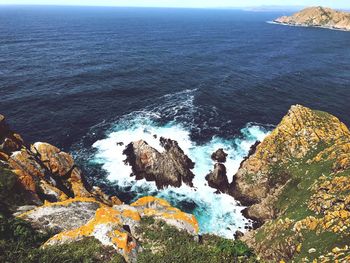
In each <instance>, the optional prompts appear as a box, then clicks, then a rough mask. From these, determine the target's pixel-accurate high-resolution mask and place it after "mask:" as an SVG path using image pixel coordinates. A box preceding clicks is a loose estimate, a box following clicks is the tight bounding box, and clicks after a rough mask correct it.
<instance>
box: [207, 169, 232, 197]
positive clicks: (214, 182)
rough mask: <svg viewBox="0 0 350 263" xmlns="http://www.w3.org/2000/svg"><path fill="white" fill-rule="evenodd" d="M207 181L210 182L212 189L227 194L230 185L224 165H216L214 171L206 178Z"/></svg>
mask: <svg viewBox="0 0 350 263" xmlns="http://www.w3.org/2000/svg"><path fill="white" fill-rule="evenodd" d="M205 180H207V181H208V185H209V186H210V187H212V188H215V189H217V190H219V191H220V192H222V193H225V192H227V189H228V187H229V183H228V179H227V174H226V167H225V165H224V164H222V163H216V164H215V165H214V170H213V171H212V172H210V173H209V174H208V175H207V176H206V177H205Z"/></svg>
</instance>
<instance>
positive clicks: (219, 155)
mask: <svg viewBox="0 0 350 263" xmlns="http://www.w3.org/2000/svg"><path fill="white" fill-rule="evenodd" d="M226 157H227V153H225V152H224V150H223V149H222V148H220V149H218V150H217V151H216V152H213V153H212V155H211V159H212V160H213V161H216V162H219V163H224V162H226Z"/></svg>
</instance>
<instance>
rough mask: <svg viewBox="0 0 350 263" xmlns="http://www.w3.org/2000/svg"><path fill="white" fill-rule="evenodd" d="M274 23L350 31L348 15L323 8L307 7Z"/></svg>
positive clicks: (349, 16) (349, 15) (349, 14)
mask: <svg viewBox="0 0 350 263" xmlns="http://www.w3.org/2000/svg"><path fill="white" fill-rule="evenodd" d="M274 22H276V23H281V24H287V25H295V26H309V27H324V28H330V29H340V30H347V31H349V30H350V13H349V12H342V11H337V10H333V9H331V8H325V7H321V6H318V7H309V8H306V9H303V10H301V11H300V12H298V13H295V14H293V15H292V16H282V17H279V18H277V19H276V20H274Z"/></svg>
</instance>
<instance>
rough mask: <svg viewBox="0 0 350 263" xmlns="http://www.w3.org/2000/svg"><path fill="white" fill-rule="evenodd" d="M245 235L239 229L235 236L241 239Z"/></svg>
mask: <svg viewBox="0 0 350 263" xmlns="http://www.w3.org/2000/svg"><path fill="white" fill-rule="evenodd" d="M243 236H244V233H243V232H241V231H239V230H237V231H236V233H235V234H234V237H235V239H236V240H238V239H240V238H241V237H243Z"/></svg>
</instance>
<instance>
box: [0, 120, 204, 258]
mask: <svg viewBox="0 0 350 263" xmlns="http://www.w3.org/2000/svg"><path fill="white" fill-rule="evenodd" d="M8 138H10V139H11V140H14V139H13V138H15V139H16V138H17V136H16V135H15V133H13V132H11V131H10V129H8V127H7V125H6V124H5V123H4V117H3V116H2V115H0V143H1V145H0V159H1V160H2V163H1V164H2V165H3V166H5V167H6V169H8V168H9V169H12V172H13V173H15V174H16V175H17V176H18V179H19V182H20V184H21V185H20V186H21V189H22V188H23V191H24V193H26V194H30V196H31V198H32V199H33V203H34V204H36V205H41V204H42V203H43V202H44V205H41V206H22V207H19V208H18V209H17V211H16V212H15V213H14V215H15V216H18V217H20V218H22V219H23V220H26V221H28V222H30V223H31V224H32V225H33V227H35V228H36V229H38V230H39V231H50V232H51V231H54V232H58V234H56V235H55V236H53V237H52V238H51V239H49V240H48V241H47V242H46V243H45V244H44V246H50V245H56V244H63V243H67V242H73V241H77V240H80V239H81V238H83V237H90V236H91V237H95V238H96V239H98V240H99V241H100V242H101V243H102V244H103V245H106V246H112V247H114V248H115V249H116V252H118V253H120V254H122V255H123V256H124V258H125V259H126V260H127V261H128V262H136V260H137V253H138V251H139V249H140V245H139V244H138V243H137V241H136V238H135V236H134V235H135V234H136V231H135V228H136V226H138V225H139V222H140V220H141V217H143V216H147V217H154V218H155V219H157V220H163V221H165V222H166V223H168V224H171V225H173V226H175V227H177V228H179V229H181V230H186V231H188V232H189V233H191V234H193V235H197V234H198V222H197V220H196V218H195V217H194V216H193V215H189V214H186V213H184V212H182V211H180V210H179V209H177V208H174V207H171V206H170V204H169V203H167V202H166V201H164V200H162V199H159V198H155V197H144V198H141V199H139V200H137V201H136V202H135V203H133V204H132V205H125V204H123V203H122V202H121V201H120V200H119V199H118V198H117V197H116V196H112V197H110V196H109V195H107V194H105V193H104V192H103V191H102V189H100V188H99V187H90V186H89V185H88V184H87V183H86V181H85V178H84V176H83V174H82V172H81V171H80V169H79V168H78V167H76V165H75V163H74V160H73V158H72V156H71V155H69V154H68V153H65V152H63V151H61V150H60V149H58V148H57V147H55V146H53V145H50V144H48V143H35V144H34V145H32V146H31V147H30V148H28V147H26V146H25V145H24V144H23V142H22V141H20V140H18V141H15V142H18V145H17V144H9V143H6V139H8ZM18 138H20V137H18ZM160 142H161V145H162V146H163V147H164V149H165V152H164V153H159V152H157V151H155V150H154V149H152V148H151V147H149V146H148V145H147V144H146V143H142V142H140V145H142V146H143V147H145V148H146V150H148V151H145V152H142V151H141V154H142V158H141V159H142V162H141V160H138V161H139V163H141V164H142V165H145V167H148V165H149V163H147V162H146V163H145V162H144V161H145V160H147V161H151V163H152V164H153V165H154V166H153V167H152V169H153V170H151V172H155V171H156V172H158V173H159V174H156V177H157V178H158V177H159V176H160V172H161V175H163V174H165V173H170V179H169V178H167V179H165V184H164V181H161V182H163V183H160V185H162V186H164V185H168V182H169V181H170V182H173V183H174V184H176V185H181V182H185V183H188V184H191V180H192V178H193V174H192V173H191V171H190V169H192V168H193V166H194V163H193V162H192V161H191V160H190V159H189V158H188V157H187V156H186V155H185V154H184V153H183V151H182V150H181V149H180V148H179V146H178V145H177V143H176V142H175V141H172V140H167V139H164V138H161V140H160ZM131 147H132V145H131ZM138 150H140V149H138ZM141 150H142V149H141ZM131 153H134V152H133V151H132V152H131ZM136 153H139V152H136ZM147 154H151V155H155V156H150V159H148V158H146V159H145V155H146V157H147ZM156 157H157V158H156ZM128 158H130V156H128ZM135 158H136V157H135ZM152 158H154V159H152ZM157 161H160V163H159V164H160V166H158V163H157ZM143 168H144V167H143ZM166 175H167V174H166ZM162 180H163V179H162Z"/></svg>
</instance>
